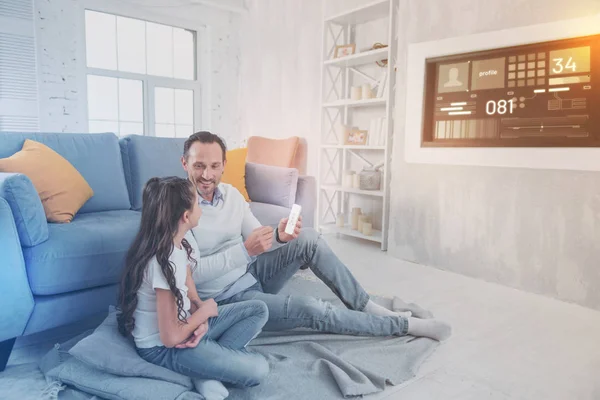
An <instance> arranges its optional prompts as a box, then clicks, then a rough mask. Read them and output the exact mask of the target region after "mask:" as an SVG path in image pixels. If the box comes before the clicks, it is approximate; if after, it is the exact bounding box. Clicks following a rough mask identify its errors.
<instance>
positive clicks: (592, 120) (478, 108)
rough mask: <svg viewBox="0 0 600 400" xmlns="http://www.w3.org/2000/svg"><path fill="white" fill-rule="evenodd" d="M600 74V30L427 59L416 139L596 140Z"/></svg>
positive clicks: (569, 143)
mask: <svg viewBox="0 0 600 400" xmlns="http://www.w3.org/2000/svg"><path fill="white" fill-rule="evenodd" d="M598 74H600V35H595V36H587V37H582V38H575V39H566V40H559V41H553V42H544V43H535V44H529V45H524V46H517V47H508V48H498V49H493V50H486V51H481V52H474V53H468V54H457V55H452V56H446V57H440V58H435V59H428V60H427V65H426V77H425V78H426V84H425V108H424V110H425V113H424V116H423V118H424V121H423V122H424V123H423V139H422V143H423V145H425V146H427V145H429V146H529V147H538V146H557V147H563V146H565V147H573V146H600V132H599V130H600V82H599V79H600V78H599V77H598ZM409 101H410V100H409Z"/></svg>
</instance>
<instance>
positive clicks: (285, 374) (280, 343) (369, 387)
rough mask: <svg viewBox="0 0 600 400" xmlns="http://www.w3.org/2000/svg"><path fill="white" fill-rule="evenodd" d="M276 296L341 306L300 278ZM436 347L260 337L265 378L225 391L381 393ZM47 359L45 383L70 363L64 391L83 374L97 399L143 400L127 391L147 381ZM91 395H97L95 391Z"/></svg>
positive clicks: (385, 340) (405, 340) (256, 394)
mask: <svg viewBox="0 0 600 400" xmlns="http://www.w3.org/2000/svg"><path fill="white" fill-rule="evenodd" d="M282 294H291V295H300V294H302V295H311V296H315V297H319V298H321V299H323V300H326V301H330V302H331V303H333V304H334V305H335V306H339V307H344V306H343V305H342V303H341V301H339V300H338V299H337V297H336V296H335V295H334V294H333V293H332V292H331V291H330V290H329V289H328V288H327V287H326V286H325V285H324V284H323V283H321V282H320V281H318V280H317V279H316V278H314V276H312V275H308V274H306V273H303V274H301V276H299V275H297V276H295V277H293V278H292V279H291V280H290V282H289V284H288V285H287V286H286V287H285V288H284V289H283V291H282ZM372 299H373V300H374V301H376V302H377V303H379V304H381V305H383V306H386V307H388V308H391V303H392V300H391V299H388V298H383V297H378V296H372ZM84 336H85V335H84ZM72 345H73V343H69V346H72ZM436 346H437V342H435V341H433V340H431V339H427V338H414V337H412V336H405V337H378V338H372V337H356V336H346V335H333V334H321V333H315V332H312V331H307V330H294V331H287V332H263V333H262V334H261V335H260V336H259V337H258V338H256V339H255V340H253V341H252V343H251V346H250V347H251V348H252V350H254V351H256V352H259V353H261V354H263V355H264V356H265V357H267V359H268V361H269V364H270V367H271V371H270V373H269V375H268V377H267V378H266V379H265V380H264V381H263V382H262V383H261V384H260V385H259V386H256V387H253V388H248V389H238V388H229V392H230V396H229V397H228V399H261V400H265V399H285V400H303V399H340V398H345V397H353V396H361V395H368V394H372V393H377V392H381V391H383V390H384V389H385V387H386V384H392V385H398V384H401V383H403V382H406V381H407V380H410V379H411V378H413V377H414V376H415V373H416V371H417V369H418V367H419V366H420V364H421V363H422V362H423V361H424V360H425V358H426V357H427V356H429V355H430V354H431V352H432V351H433V350H434V349H435V348H436ZM49 356H50V354H49ZM49 356H47V357H46V365H44V367H43V368H42V370H43V371H44V373H45V374H46V376H47V377H48V378H49V379H57V377H58V379H59V380H62V379H61V378H60V376H63V377H64V376H66V372H65V364H71V365H67V366H68V367H69V368H70V370H69V373H70V374H71V375H72V376H71V381H70V382H69V380H63V382H65V383H67V384H69V385H70V386H78V387H79V388H81V389H84V388H85V386H86V385H76V384H74V383H76V382H77V380H78V379H79V380H84V378H85V374H91V373H94V374H99V373H101V374H102V378H101V379H102V381H103V386H102V390H103V391H104V395H103V396H102V397H105V398H110V399H121V398H124V397H122V396H123V395H125V393H124V392H127V397H126V398H140V399H143V398H148V397H146V396H147V393H145V394H142V393H141V392H140V393H139V397H138V395H136V393H135V390H133V388H134V387H136V386H137V385H138V384H139V383H140V382H143V381H147V380H148V378H138V377H131V376H129V377H124V376H116V375H111V374H109V373H106V372H104V371H96V370H92V368H90V366H88V365H85V364H84V363H81V362H80V361H79V360H76V359H75V358H70V359H69V360H66V362H65V360H64V356H63V360H60V362H61V364H60V365H58V362H59V360H56V363H55V364H52V362H50V363H48V360H49V359H50V360H51V359H52V357H49ZM78 363H79V364H78ZM86 368H88V369H86ZM86 371H87V372H86ZM73 374H75V375H73ZM136 380H137V381H136ZM88 381H90V380H89V379H88ZM163 383H164V385H162V384H163ZM160 384H161V385H160V386H161V387H164V392H163V397H162V398H165V399H166V398H170V399H177V400H183V399H194V398H196V399H197V398H198V397H197V396H198V394H197V393H195V392H194V391H193V389H192V388H191V385H189V386H188V387H185V386H181V385H175V384H174V383H173V380H171V382H160ZM146 386H148V385H146ZM150 386H153V385H150ZM156 387H158V386H156ZM84 390H85V389H84ZM109 391H112V393H109ZM75 393H76V392H75V391H74V390H72V389H71V390H68V391H61V392H59V393H58V394H59V396H58V398H59V399H61V400H62V399H68V400H70V399H74V398H77V399H81V398H84V397H80V396H81V393H78V394H77V397H74V396H75ZM91 393H94V392H91ZM95 394H97V395H99V394H98V392H95ZM155 394H156V392H155Z"/></svg>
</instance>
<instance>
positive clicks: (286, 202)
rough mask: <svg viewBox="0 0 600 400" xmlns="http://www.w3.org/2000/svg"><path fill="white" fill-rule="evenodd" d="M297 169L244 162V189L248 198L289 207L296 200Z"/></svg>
mask: <svg viewBox="0 0 600 400" xmlns="http://www.w3.org/2000/svg"><path fill="white" fill-rule="evenodd" d="M297 188H298V170H297V169H295V168H284V167H273V166H271V165H264V164H256V163H250V162H248V163H246V190H247V191H248V196H249V197H250V200H252V201H256V202H259V203H268V204H274V205H277V206H281V207H286V208H291V207H292V206H293V205H294V202H295V201H296V191H297Z"/></svg>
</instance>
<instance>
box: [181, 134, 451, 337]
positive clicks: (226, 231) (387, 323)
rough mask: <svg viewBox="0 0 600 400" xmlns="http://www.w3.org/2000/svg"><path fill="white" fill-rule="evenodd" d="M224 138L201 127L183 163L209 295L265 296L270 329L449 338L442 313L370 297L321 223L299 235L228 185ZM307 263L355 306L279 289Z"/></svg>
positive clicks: (202, 283)
mask: <svg viewBox="0 0 600 400" xmlns="http://www.w3.org/2000/svg"><path fill="white" fill-rule="evenodd" d="M226 150H227V149H226V147H225V144H224V142H223V140H222V139H221V138H220V137H218V136H217V135H214V134H212V133H210V132H197V133H195V134H193V135H191V136H190V137H189V138H188V140H187V141H186V142H185V144H184V152H183V157H182V160H181V161H182V164H183V168H184V169H185V171H186V172H187V173H188V176H189V178H190V180H192V181H193V182H194V184H195V185H196V187H197V189H198V194H199V196H198V199H199V202H200V207H201V208H202V213H203V215H202V218H201V219H200V223H199V224H198V226H197V227H196V228H194V229H193V235H194V237H195V239H196V241H197V243H198V248H199V250H200V260H198V268H196V270H195V272H194V275H193V277H194V282H195V283H196V286H197V288H198V294H199V295H200V297H201V298H203V299H205V298H214V300H215V301H216V302H217V303H218V304H220V305H221V304H228V303H232V302H238V301H244V300H250V299H257V300H262V301H264V302H265V303H266V304H267V307H268V309H269V320H268V322H267V324H266V325H265V327H264V329H265V330H286V329H293V328H298V327H304V328H311V329H314V330H318V331H323V332H331V333H342V334H352V335H369V336H390V335H406V334H410V335H414V336H427V337H431V338H433V339H436V340H444V339H446V338H447V337H448V336H450V326H449V325H447V324H445V323H444V322H441V321H437V320H434V319H428V320H421V319H417V318H411V313H410V312H405V313H400V312H393V311H390V310H388V309H386V308H384V307H381V306H379V305H378V304H376V303H374V302H373V301H371V300H370V299H369V295H368V294H367V293H366V292H365V290H364V289H363V288H362V287H361V286H360V284H359V283H358V282H357V281H356V279H355V278H354V276H353V275H352V273H351V272H350V271H349V270H348V268H347V267H346V266H345V265H344V264H343V263H342V262H341V261H340V260H339V259H338V258H337V257H336V255H335V254H334V253H333V251H332V250H331V249H330V248H329V246H328V245H327V243H326V242H325V241H324V239H323V238H322V237H321V235H319V234H318V233H317V232H316V231H315V230H313V229H302V219H301V218H300V219H299V220H298V223H297V224H296V228H295V231H294V233H293V234H292V235H289V234H287V233H285V232H284V230H285V226H286V224H287V218H284V219H282V220H281V221H280V222H279V225H278V227H277V228H275V229H273V228H271V227H267V226H261V224H260V223H259V222H258V220H257V219H256V217H254V215H253V214H252V212H251V211H250V207H249V205H248V203H246V201H245V200H244V198H243V196H242V195H241V194H240V192H239V191H238V190H236V189H235V188H234V187H232V186H231V185H228V184H222V183H220V179H221V175H222V174H223V170H224V168H225V166H226V163H227V160H226V159H225V157H226ZM304 265H308V267H309V268H310V269H311V270H312V271H313V272H314V273H315V275H316V276H317V277H319V278H320V279H321V280H322V281H323V282H324V283H325V284H326V285H327V286H328V287H329V288H330V289H331V290H332V291H333V292H334V293H335V294H336V295H337V296H338V297H339V298H340V299H341V300H342V302H343V303H344V304H345V305H346V307H347V308H348V309H340V308H337V307H333V306H332V305H331V304H330V303H327V302H323V301H321V300H318V299H316V298H314V297H310V296H284V295H279V294H277V293H278V292H279V291H280V290H281V289H282V288H283V286H284V285H285V283H286V282H287V281H288V280H289V279H290V278H291V277H292V276H293V275H294V273H296V271H297V270H298V269H299V268H300V267H301V266H304Z"/></svg>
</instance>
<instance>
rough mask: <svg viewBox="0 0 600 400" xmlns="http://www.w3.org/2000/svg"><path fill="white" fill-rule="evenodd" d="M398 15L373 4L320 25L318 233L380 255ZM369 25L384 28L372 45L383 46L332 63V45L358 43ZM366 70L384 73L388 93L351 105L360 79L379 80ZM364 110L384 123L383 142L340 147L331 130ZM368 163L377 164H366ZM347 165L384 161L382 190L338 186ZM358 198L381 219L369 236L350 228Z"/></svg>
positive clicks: (385, 3) (384, 4) (385, 2)
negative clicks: (351, 240) (348, 239)
mask: <svg viewBox="0 0 600 400" xmlns="http://www.w3.org/2000/svg"><path fill="white" fill-rule="evenodd" d="M397 13H398V4H397V0H378V1H374V2H373V3H370V4H367V5H364V6H362V7H358V8H355V9H352V10H349V11H347V12H344V13H341V14H338V15H335V16H332V17H329V18H326V19H325V20H324V21H323V49H322V50H323V51H322V56H323V65H322V73H321V97H322V100H321V105H322V107H321V136H320V139H321V140H320V148H319V158H318V159H319V166H318V171H319V172H318V193H319V194H318V196H317V226H318V227H319V230H321V231H322V232H336V233H338V234H342V235H347V236H353V237H358V238H361V239H365V240H369V241H373V242H377V243H380V244H381V249H382V250H387V239H388V216H389V202H390V164H391V152H392V132H393V120H392V116H393V108H394V97H395V60H396V47H397V36H396V32H397V30H396V24H397ZM376 21H377V22H376ZM372 23H375V24H386V27H387V30H386V31H385V32H386V33H385V34H383V35H381V37H378V38H377V40H376V42H379V43H383V44H386V45H387V47H384V48H378V49H370V48H363V50H362V51H360V49H359V48H358V46H357V48H356V52H355V54H352V55H348V56H343V57H340V58H334V54H335V48H336V46H338V45H347V44H352V43H357V40H356V39H357V34H359V33H360V32H361V28H360V26H363V24H372ZM379 27H381V25H379ZM384 28H385V27H384ZM363 31H364V29H363ZM382 60H388V62H387V65H386V66H385V67H383V68H381V67H374V66H375V65H376V64H375V63H376V62H379V61H382ZM368 68H370V69H371V70H373V69H375V70H376V71H377V72H378V73H379V74H380V73H381V72H382V71H384V70H385V69H387V90H386V91H385V92H384V93H383V96H381V97H375V98H369V99H361V100H351V96H350V93H351V86H353V84H354V82H356V81H357V80H358V81H360V80H361V79H362V82H363V83H365V81H366V82H371V83H376V81H377V79H378V76H371V75H369V73H368V72H365V69H368ZM366 111H368V112H370V113H376V114H377V115H378V117H377V118H379V117H383V118H384V121H386V123H385V124H384V126H385V127H386V128H385V130H384V132H383V136H384V138H385V139H384V142H383V143H374V144H367V145H362V146H360V145H345V144H341V143H343V139H342V138H341V137H340V135H341V134H342V133H341V132H340V130H339V129H336V127H339V126H340V125H344V126H354V125H353V124H354V115H355V113H360V112H366ZM363 125H364V124H363ZM360 129H361V130H368V129H369V127H368V126H362V127H360ZM367 135H368V134H367ZM367 155H368V156H367ZM369 158H371V159H373V158H375V159H378V160H379V161H378V162H377V161H375V162H373V161H369ZM352 160H355V162H360V163H362V164H364V165H365V166H368V164H371V166H372V165H373V164H378V163H381V162H383V167H382V168H381V171H382V174H383V175H382V181H381V182H382V184H381V190H361V189H357V188H352V187H346V186H343V185H342V183H343V174H344V171H346V170H347V169H349V166H350V165H351V162H352ZM356 172H359V171H356ZM356 198H358V199H356ZM361 199H362V201H366V202H368V204H371V205H373V204H375V205H374V206H371V211H373V209H375V211H376V213H373V215H375V214H377V215H381V220H378V219H377V220H373V228H374V229H373V234H372V235H368V236H367V235H364V234H362V233H361V232H359V231H357V230H353V229H352V228H351V221H350V219H351V218H350V214H351V210H350V206H349V204H350V203H351V202H355V201H361ZM338 214H344V215H345V224H344V227H338V226H337V224H336V218H337V216H338Z"/></svg>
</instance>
